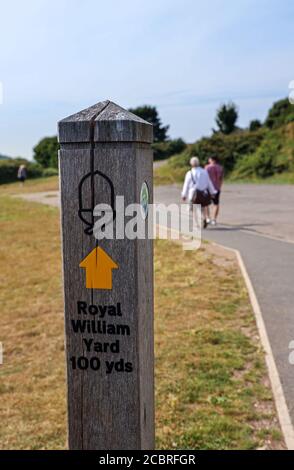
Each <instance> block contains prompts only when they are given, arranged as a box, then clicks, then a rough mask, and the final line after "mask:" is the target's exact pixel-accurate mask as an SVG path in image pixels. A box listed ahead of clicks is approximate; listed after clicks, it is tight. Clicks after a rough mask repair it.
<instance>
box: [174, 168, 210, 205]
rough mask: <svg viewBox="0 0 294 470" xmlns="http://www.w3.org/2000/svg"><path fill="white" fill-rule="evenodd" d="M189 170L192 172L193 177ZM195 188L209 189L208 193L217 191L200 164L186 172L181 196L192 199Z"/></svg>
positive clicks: (200, 189)
mask: <svg viewBox="0 0 294 470" xmlns="http://www.w3.org/2000/svg"><path fill="white" fill-rule="evenodd" d="M191 172H192V174H193V178H192V175H191ZM193 180H194V181H193ZM195 189H199V191H209V192H210V194H215V193H217V191H216V189H215V187H214V186H213V184H212V182H211V179H210V178H209V175H208V172H207V171H206V170H204V169H203V168H201V167H200V166H197V167H196V168H195V167H194V168H192V169H191V170H190V171H188V172H187V173H186V176H185V181H184V186H183V190H182V197H185V198H186V197H188V199H189V201H192V198H193V194H194V192H195Z"/></svg>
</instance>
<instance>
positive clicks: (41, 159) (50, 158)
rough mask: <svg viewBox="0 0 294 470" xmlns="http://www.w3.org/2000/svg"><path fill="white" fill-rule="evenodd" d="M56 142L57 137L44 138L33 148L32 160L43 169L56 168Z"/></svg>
mask: <svg viewBox="0 0 294 470" xmlns="http://www.w3.org/2000/svg"><path fill="white" fill-rule="evenodd" d="M58 148H59V145H58V142H57V137H56V136H54V137H44V139H42V140H40V142H39V143H38V144H37V145H36V147H34V149H33V150H34V159H35V160H36V162H38V163H39V164H40V165H41V166H42V167H43V168H57V167H58Z"/></svg>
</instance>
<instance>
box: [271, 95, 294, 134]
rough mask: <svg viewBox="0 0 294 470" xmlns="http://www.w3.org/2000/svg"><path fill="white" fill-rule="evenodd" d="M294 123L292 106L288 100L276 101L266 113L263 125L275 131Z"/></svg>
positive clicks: (293, 107) (293, 108)
mask: <svg viewBox="0 0 294 470" xmlns="http://www.w3.org/2000/svg"><path fill="white" fill-rule="evenodd" d="M293 121H294V106H293V104H291V103H290V101H289V99H288V98H284V99H283V100H279V101H276V102H275V103H274V104H273V106H272V107H271V109H270V110H269V112H268V115H267V118H266V120H265V125H266V126H267V127H269V128H270V129H277V128H278V127H281V126H283V125H284V124H287V123H289V122H293Z"/></svg>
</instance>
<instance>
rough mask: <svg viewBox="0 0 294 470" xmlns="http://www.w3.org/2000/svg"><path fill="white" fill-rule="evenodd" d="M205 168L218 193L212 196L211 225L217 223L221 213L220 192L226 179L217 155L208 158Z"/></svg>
mask: <svg viewBox="0 0 294 470" xmlns="http://www.w3.org/2000/svg"><path fill="white" fill-rule="evenodd" d="M205 169H206V170H207V172H208V174H209V177H210V179H211V181H212V184H213V186H214V187H215V189H216V191H217V193H216V194H215V195H214V196H213V197H212V203H213V206H214V207H213V212H212V219H211V225H216V220H217V216H218V214H219V202H220V193H221V189H222V184H223V180H224V169H223V167H222V166H221V165H220V164H219V161H218V158H217V157H210V158H209V160H208V165H206V167H205Z"/></svg>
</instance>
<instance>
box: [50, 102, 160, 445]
mask: <svg viewBox="0 0 294 470" xmlns="http://www.w3.org/2000/svg"><path fill="white" fill-rule="evenodd" d="M58 135H59V142H60V154H59V163H60V189H61V210H62V215H61V222H62V241H63V277H64V303H65V333H66V357H67V385H68V439H69V448H70V449H94V450H95V449H109V450H112V449H120V450H121V449H126V450H132V449H153V448H154V379H153V372H154V365H153V246H152V240H149V239H148V238H147V237H145V239H128V238H126V237H125V236H122V235H121V233H120V235H119V237H117V236H115V235H114V239H103V240H97V238H95V236H94V235H95V231H94V233H93V229H94V227H95V220H96V218H95V215H94V208H95V207H96V206H97V204H101V203H103V204H107V205H108V206H110V207H111V208H112V210H113V213H114V217H115V219H117V218H118V217H119V216H122V214H121V209H118V207H117V202H116V201H117V199H116V198H117V196H123V197H124V206H127V205H129V204H133V203H138V204H141V207H142V218H143V219H144V223H145V224H146V222H147V220H148V210H147V209H146V207H147V204H148V202H149V203H152V187H153V185H152V162H153V158H152V150H151V145H150V144H151V143H152V136H153V130H152V126H151V125H150V124H149V123H147V122H146V121H143V120H142V119H140V118H139V117H137V116H135V115H134V114H131V113H129V112H128V111H126V110H124V109H122V108H121V107H119V106H117V105H116V104H114V103H112V102H110V101H105V102H101V103H98V104H96V105H94V106H92V107H90V108H88V109H86V110H83V111H81V112H79V113H77V114H74V115H72V116H69V117H68V118H65V119H63V120H62V121H60V122H59V124H58ZM115 233H116V230H115V229H114V234H115ZM146 234H147V224H146Z"/></svg>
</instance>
